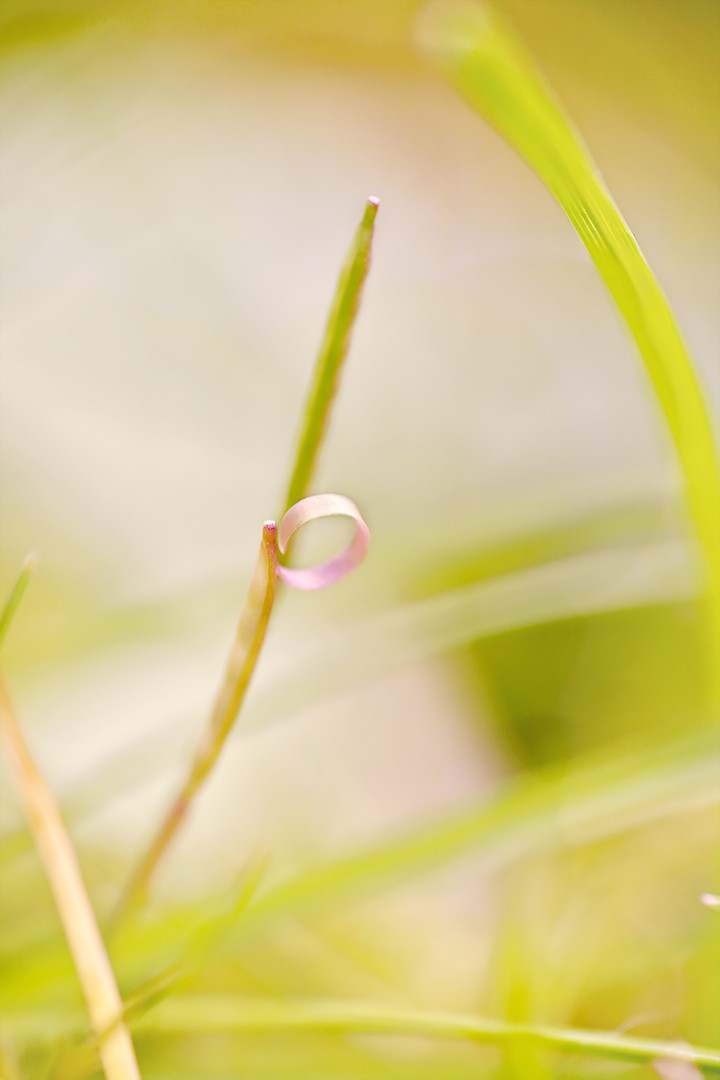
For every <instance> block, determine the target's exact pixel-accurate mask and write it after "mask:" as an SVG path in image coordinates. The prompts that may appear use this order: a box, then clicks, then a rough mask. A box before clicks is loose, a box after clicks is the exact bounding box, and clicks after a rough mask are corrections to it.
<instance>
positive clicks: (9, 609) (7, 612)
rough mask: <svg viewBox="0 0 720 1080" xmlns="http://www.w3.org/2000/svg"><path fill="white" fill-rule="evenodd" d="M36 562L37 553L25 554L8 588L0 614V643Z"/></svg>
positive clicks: (3, 639)
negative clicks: (12, 582)
mask: <svg viewBox="0 0 720 1080" xmlns="http://www.w3.org/2000/svg"><path fill="white" fill-rule="evenodd" d="M36 563H37V555H35V553H34V552H33V551H31V552H30V554H29V555H26V556H25V561H24V562H23V564H22V568H21V570H20V573H19V574H18V578H17V581H16V582H15V584H14V585H13V587H12V589H11V590H10V595H9V596H8V598H7V600H6V601H5V606H4V607H3V609H2V614H0V645H2V644H3V642H4V641H5V637H6V635H7V632H8V630H9V629H10V623H11V622H12V620H13V616H14V615H15V612H16V611H17V609H18V607H19V606H20V601H21V600H22V598H23V596H24V594H25V590H26V589H27V587H28V583H29V581H30V576H31V574H32V572H33V570H34V569H35V565H36Z"/></svg>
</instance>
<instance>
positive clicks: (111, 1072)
mask: <svg viewBox="0 0 720 1080" xmlns="http://www.w3.org/2000/svg"><path fill="white" fill-rule="evenodd" d="M0 730H1V731H2V737H3V742H4V744H5V747H6V750H7V754H8V758H9V761H10V766H11V769H12V772H13V775H14V777H15V780H16V782H17V785H18V788H19V789H20V793H21V796H22V800H23V803H24V806H25V813H26V816H27V819H28V823H29V826H30V829H31V831H32V834H33V838H34V840H35V846H36V848H37V851H38V855H39V856H40V859H41V862H42V864H43V868H44V870H45V874H46V875H47V879H48V882H49V884H50V888H51V891H52V894H53V898H54V900H55V905H56V907H57V910H58V914H59V916H60V921H61V923H62V927H63V930H64V932H65V937H66V938H67V942H68V946H69V947H70V952H71V954H72V958H73V962H74V964H75V968H76V970H77V974H78V980H79V982H80V987H81V989H82V992H83V996H84V998H85V1002H86V1005H87V1009H88V1013H89V1015H90V1023H91V1024H92V1027H93V1030H94V1031H95V1032H96V1034H97V1036H98V1048H99V1054H100V1060H101V1062H102V1066H103V1069H104V1071H105V1075H106V1077H107V1080H134V1078H137V1080H139V1077H140V1070H139V1068H138V1064H137V1059H136V1057H135V1050H134V1049H133V1044H132V1039H131V1038H130V1034H129V1032H128V1030H127V1027H126V1026H125V1024H124V1023H122V1021H119V1020H118V1017H119V1016H120V1015H121V1013H122V1001H121V998H120V992H119V990H118V987H117V983H116V981H115V975H114V973H113V970H112V967H111V965H110V960H109V959H108V955H107V951H106V949H105V944H104V942H103V939H102V936H101V934H100V928H99V927H98V923H97V919H96V917H95V912H94V911H93V908H92V904H91V903H90V898H89V897H88V894H87V891H86V889H85V883H84V881H83V879H82V874H81V872H80V867H79V865H78V861H77V856H76V854H75V850H74V848H73V846H72V841H71V840H70V837H69V836H68V833H67V830H66V828H65V824H64V822H63V820H62V817H61V815H60V811H59V809H58V806H57V803H56V801H55V798H54V796H53V794H52V792H51V791H50V789H49V788H48V786H47V784H46V783H45V780H44V778H43V776H42V775H41V773H40V772H39V770H38V768H37V766H36V765H35V762H34V761H33V759H32V756H31V754H30V751H29V750H28V747H27V745H26V743H25V740H24V738H23V735H22V731H21V730H20V725H19V724H18V721H17V717H16V716H15V711H14V709H13V706H12V703H11V701H10V698H9V695H8V693H7V689H6V687H5V683H4V680H3V679H2V678H1V677H0ZM116 1021H117V1022H116Z"/></svg>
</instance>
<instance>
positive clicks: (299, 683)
mask: <svg viewBox="0 0 720 1080" xmlns="http://www.w3.org/2000/svg"><path fill="white" fill-rule="evenodd" d="M695 595H696V583H695V582H694V581H693V573H692V567H691V565H689V560H688V558H687V545H686V544H683V543H681V542H678V541H672V540H670V541H659V542H655V543H651V544H637V545H628V546H627V547H625V546H623V547H620V546H618V547H615V548H613V549H611V550H608V551H590V552H586V553H584V554H581V555H574V556H572V557H570V558H567V559H558V560H557V561H555V562H550V563H546V564H544V565H540V566H533V567H529V568H527V569H523V570H518V571H515V572H514V573H509V574H503V575H500V576H498V577H496V578H493V579H490V580H487V581H478V582H476V583H475V584H473V585H465V586H461V587H460V588H455V589H450V590H448V591H447V592H444V593H440V594H438V595H437V596H431V597H429V598H427V599H424V600H418V601H415V602H414V603H410V604H404V605H402V606H398V607H397V608H394V609H391V610H390V611H386V612H382V613H380V614H378V615H372V616H368V617H367V618H364V619H360V620H357V621H354V622H353V623H352V624H351V625H349V626H347V625H339V626H334V627H333V628H332V629H331V630H330V631H329V632H324V633H322V632H321V633H315V632H308V634H307V635H305V637H306V639H307V640H305V641H303V643H302V644H301V646H300V647H298V648H293V649H292V650H288V658H287V660H286V661H284V662H283V664H282V666H279V667H277V668H276V669H274V670H273V671H272V675H271V676H270V675H267V677H264V674H263V673H259V674H260V678H259V679H258V682H257V683H256V684H254V687H253V692H252V694H251V695H250V696H249V698H248V700H247V703H246V705H245V707H244V709H243V712H242V716H241V717H240V718H239V720H238V722H237V724H236V725H235V728H234V735H235V734H236V735H242V734H243V733H249V732H253V731H256V730H258V729H260V728H262V727H264V726H266V725H270V724H273V723H277V722H279V721H282V720H283V719H285V718H287V717H289V716H293V715H295V714H296V713H297V712H298V711H300V710H301V709H303V708H305V707H307V706H310V705H313V704H315V703H317V702H319V701H323V700H326V699H328V698H331V697H332V696H333V695H336V694H341V693H345V692H347V691H348V690H349V689H351V688H353V687H354V686H357V685H362V684H364V683H367V682H368V681H370V680H372V679H379V678H382V677H383V676H385V675H388V674H390V673H392V672H393V671H397V670H399V669H402V668H403V667H407V666H409V665H412V664H416V663H419V662H421V661H423V660H426V659H429V658H431V657H433V656H437V655H439V654H442V653H444V652H449V651H450V650H452V649H455V648H458V647H461V646H463V645H466V644H467V643H468V642H471V641H477V640H478V639H480V638H485V637H490V636H492V635H494V634H498V633H503V632H506V631H508V630H513V629H516V628H518V627H524V626H535V625H538V624H540V623H544V622H553V621H557V620H559V619H569V618H577V617H578V616H586V615H597V614H602V613H605V612H610V611H621V610H627V609H629V608H636V607H639V606H643V605H655V604H669V603H682V602H683V601H687V600H691V599H692V598H693V597H694V596H695ZM183 730H184V729H183ZM177 732H178V720H177V719H176V718H174V719H173V720H172V721H171V722H170V723H168V724H167V726H166V727H163V728H162V730H161V731H159V732H154V733H153V734H152V735H151V736H149V737H148V736H144V737H143V738H142V740H141V741H139V742H138V743H135V744H133V745H132V746H131V747H130V748H129V749H128V750H127V752H126V754H125V755H118V754H117V753H114V754H113V755H112V758H111V759H109V760H108V761H107V762H106V764H105V765H104V766H103V765H100V766H97V765H96V766H95V767H94V769H93V772H92V774H91V775H90V776H88V777H86V778H85V780H84V781H81V782H80V783H79V784H78V785H77V786H76V789H75V791H74V793H73V796H72V798H70V799H69V800H68V801H67V802H66V803H64V805H63V812H64V814H65V817H66V819H67V820H70V821H78V820H81V819H82V818H84V817H85V816H87V814H88V813H91V812H92V811H93V810H94V809H95V807H97V806H98V805H99V804H101V803H102V802H104V801H106V800H107V799H109V798H113V797H116V796H117V795H119V794H123V793H126V792H128V791H131V790H133V789H134V788H136V787H137V786H138V785H140V784H142V783H143V782H145V781H146V780H147V778H148V777H149V776H153V775H156V774H157V772H158V770H159V769H162V768H163V767H168V766H173V767H175V766H176V765H179V764H180V761H179V754H180V749H181V748H180V746H179V745H178V744H177ZM28 842H29V840H28V837H27V836H25V835H24V834H16V835H14V836H12V837H6V838H4V845H5V846H7V849H8V850H7V851H6V853H5V855H4V856H3V858H5V859H6V860H8V861H9V860H11V859H12V858H14V857H17V856H19V855H21V854H22V853H23V851H24V850H26V849H27V845H28Z"/></svg>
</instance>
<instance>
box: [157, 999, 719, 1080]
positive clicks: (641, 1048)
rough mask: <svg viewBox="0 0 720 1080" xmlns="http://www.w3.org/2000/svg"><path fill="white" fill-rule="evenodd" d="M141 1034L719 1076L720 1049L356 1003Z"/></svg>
mask: <svg viewBox="0 0 720 1080" xmlns="http://www.w3.org/2000/svg"><path fill="white" fill-rule="evenodd" d="M136 1026H137V1028H138V1030H148V1031H154V1032H167V1033H168V1034H169V1033H173V1032H193V1033H202V1034H211V1033H217V1032H223V1031H225V1032H228V1031H242V1032H243V1033H245V1034H251V1033H262V1032H267V1033H284V1034H287V1033H292V1032H323V1033H326V1034H330V1033H332V1034H343V1035H414V1036H420V1037H423V1038H429V1039H471V1040H474V1041H476V1042H484V1043H494V1044H507V1043H512V1042H516V1041H519V1040H522V1041H523V1042H524V1043H531V1044H533V1045H535V1046H538V1047H542V1048H543V1049H546V1050H560V1051H563V1052H565V1053H570V1054H593V1055H599V1056H601V1057H607V1058H615V1059H617V1060H620V1061H634V1062H652V1061H655V1060H657V1059H663V1060H667V1061H687V1062H692V1063H693V1064H695V1065H700V1066H702V1067H703V1068H705V1069H707V1070H708V1071H710V1072H712V1073H713V1074H715V1073H720V1050H711V1049H706V1048H704V1047H697V1046H690V1045H688V1044H687V1043H674V1042H667V1041H664V1040H660V1039H639V1038H632V1037H631V1036H627V1035H619V1034H617V1033H616V1032H614V1031H584V1030H579V1029H574V1028H556V1027H548V1026H545V1025H539V1024H514V1023H511V1022H509V1021H506V1020H494V1019H485V1018H482V1017H477V1016H470V1015H455V1014H452V1013H434V1012H422V1011H420V1010H412V1009H394V1008H390V1007H381V1006H376V1005H365V1004H362V1003H357V1004H356V1003H355V1002H333V1001H297V1002H294V1003H289V1004H280V1003H277V1002H265V1001H257V1000H245V1001H243V1000H242V999H241V998H237V997H229V996H228V997H180V998H172V999H168V1000H166V1001H164V1002H162V1003H161V1004H160V1005H158V1006H157V1007H156V1008H155V1009H153V1010H152V1012H150V1013H148V1014H147V1015H146V1016H144V1017H143V1018H142V1019H141V1020H140V1021H138V1023H137V1025H136Z"/></svg>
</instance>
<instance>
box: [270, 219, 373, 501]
mask: <svg viewBox="0 0 720 1080" xmlns="http://www.w3.org/2000/svg"><path fill="white" fill-rule="evenodd" d="M378 205H379V203H378V200H377V199H375V198H369V199H368V201H367V203H366V206H365V213H364V215H363V219H362V221H361V222H360V225H359V227H358V230H357V232H356V233H355V238H354V240H353V242H352V245H351V247H350V251H349V252H348V255H347V258H346V260H345V265H344V267H343V269H342V271H341V273H340V277H339V279H338V283H337V289H336V291H335V298H334V300H333V304H332V307H331V309H330V315H329V316H328V321H327V324H326V326H325V335H324V337H323V340H322V344H321V346H320V352H319V353H318V358H317V361H316V363H315V373H314V375H313V381H312V385H311V387H310V390H309V392H308V396H307V400H306V402H305V407H304V410H303V418H302V421H301V424H300V431H299V434H298V440H297V447H296V450H295V456H294V464H293V467H292V473H291V476H290V481H289V483H288V489H287V494H286V496H285V507H284V509H285V510H289V509H290V507H291V506H293V505H294V504H295V503H297V502H299V501H300V500H301V499H304V498H305V496H306V495H307V494H308V491H309V489H310V483H311V481H312V476H313V473H314V472H315V468H316V466H317V461H318V457H319V455H320V450H321V447H322V442H323V438H324V437H325V432H326V431H327V427H328V424H329V422H330V413H331V410H332V406H333V401H334V400H335V395H336V394H337V390H338V386H339V384H340V376H341V373H342V365H343V361H344V359H345V356H346V355H347V351H348V348H349V346H350V338H351V335H352V331H353V326H354V325H355V318H356V316H357V313H358V308H359V306H360V298H361V295H362V288H363V285H364V284H365V278H366V277H367V274H368V270H369V269H370V248H371V245H372V238H373V231H374V228H375V216H376V214H377V211H378Z"/></svg>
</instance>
